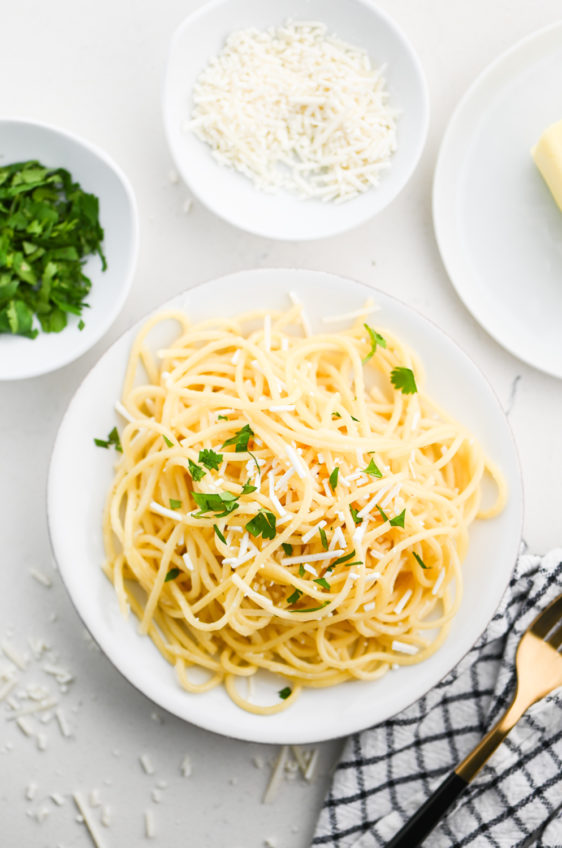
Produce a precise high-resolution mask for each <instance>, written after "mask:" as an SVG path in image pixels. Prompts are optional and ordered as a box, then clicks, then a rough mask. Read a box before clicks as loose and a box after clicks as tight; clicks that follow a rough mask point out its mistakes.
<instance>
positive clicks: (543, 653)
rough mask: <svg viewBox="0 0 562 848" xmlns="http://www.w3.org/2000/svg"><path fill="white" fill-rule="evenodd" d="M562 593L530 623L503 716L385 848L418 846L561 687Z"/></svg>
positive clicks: (518, 653)
mask: <svg viewBox="0 0 562 848" xmlns="http://www.w3.org/2000/svg"><path fill="white" fill-rule="evenodd" d="M561 647H562V595H559V596H558V597H557V598H555V599H554V600H553V601H552V603H551V604H549V605H548V606H547V607H546V609H544V610H543V611H542V612H541V613H539V615H537V617H536V618H535V620H534V621H533V623H532V624H531V625H530V626H529V627H528V628H527V630H526V631H525V633H524V634H523V636H522V637H521V641H520V642H519V645H518V646H517V654H516V656H515V668H516V671H517V688H516V690H515V696H514V698H513V700H512V702H511V704H510V706H509V707H508V709H507V711H506V712H505V713H504V715H503V716H502V717H501V718H500V719H499V721H498V722H496V724H495V725H494V726H493V727H492V729H491V730H490V732H489V733H487V734H486V736H485V737H484V738H483V739H482V741H481V742H480V743H479V744H478V745H477V746H476V748H474V750H473V751H471V753H470V754H469V755H468V756H467V757H465V758H464V760H463V761H462V763H460V764H459V765H458V766H457V767H456V769H455V770H454V771H453V772H451V774H450V775H449V776H448V777H447V778H446V779H445V780H444V781H443V783H442V784H441V785H440V786H439V787H438V788H437V789H436V790H435V792H434V793H433V795H431V796H430V797H429V798H428V799H427V801H426V802H425V804H424V805H423V807H421V808H420V809H419V810H418V811H417V813H415V815H413V816H412V818H411V819H410V820H409V821H408V822H407V823H406V824H405V825H404V827H403V828H402V829H401V830H400V831H399V832H398V833H397V834H396V836H395V837H394V838H393V839H391V840H390V842H388V843H387V846H386V848H416V846H418V845H421V844H422V842H423V841H424V839H425V838H426V836H427V835H428V834H429V833H430V832H431V831H432V830H433V828H434V827H435V826H436V824H437V822H438V821H439V820H440V819H441V818H442V816H443V815H444V814H445V812H446V811H447V810H448V809H449V807H450V806H451V804H452V803H453V801H455V799H456V798H458V796H459V795H460V794H461V792H463V791H464V790H465V789H466V787H467V786H468V784H469V783H470V781H471V780H472V779H473V778H474V776H475V775H476V774H478V772H479V771H480V769H481V768H482V766H483V765H484V764H485V763H486V762H487V761H488V759H489V758H490V757H491V756H492V754H493V753H494V751H495V750H496V748H497V747H498V746H499V745H500V744H501V743H502V742H503V740H504V739H505V737H506V736H507V734H508V733H509V731H510V730H512V729H513V728H514V727H515V725H516V724H517V722H518V721H519V719H520V718H521V716H522V715H523V713H525V712H526V711H527V710H528V709H529V707H530V706H532V704H535V703H536V702H537V701H540V699H541V698H544V697H545V695H548V694H549V693H550V692H552V691H553V690H554V689H557V688H558V686H562V655H561V654H560V653H558V652H559V651H560V649H561Z"/></svg>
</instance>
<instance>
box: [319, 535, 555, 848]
mask: <svg viewBox="0 0 562 848" xmlns="http://www.w3.org/2000/svg"><path fill="white" fill-rule="evenodd" d="M561 591H562V549H559V550H555V551H552V552H551V553H549V554H547V555H546V556H544V557H542V558H541V557H538V556H529V555H522V556H521V557H520V558H519V560H518V562H517V565H516V568H515V570H514V573H513V577H512V579H511V582H510V584H509V587H508V589H507V591H506V593H505V595H504V597H503V599H502V602H501V604H500V606H499V608H498V610H497V612H496V614H495V615H494V617H493V619H492V621H491V622H490V624H489V626H488V628H487V630H486V631H485V632H484V634H483V635H482V636H481V638H480V639H479V640H478V642H477V643H476V645H475V646H474V648H473V649H472V650H471V651H470V652H469V653H468V654H467V656H466V657H464V659H463V660H462V661H461V662H460V663H459V665H458V666H457V667H456V668H455V669H453V671H452V672H451V673H450V674H449V675H448V676H447V677H446V678H445V679H444V680H442V681H441V683H439V684H438V685H437V686H436V687H435V688H434V689H432V690H431V691H430V692H429V693H428V694H427V695H426V696H425V697H423V698H421V700H419V701H418V702H417V703H415V704H413V705H412V706H411V707H408V709H406V710H404V711H403V712H401V713H399V715H397V716H396V717H395V718H393V719H391V720H389V721H387V722H384V724H380V725H377V726H376V727H373V728H371V729H370V730H366V731H364V732H363V733H360V734H357V735H355V736H352V737H350V739H349V740H348V741H347V743H346V746H345V749H344V753H343V757H342V760H341V762H340V763H339V765H338V767H337V770H336V774H335V776H334V781H333V784H332V787H331V789H330V792H329V794H328V797H327V798H326V801H325V803H324V807H323V809H322V812H321V815H320V819H319V822H318V825H317V830H316V835H315V837H314V840H313V843H312V844H313V845H314V846H320V845H322V846H327V847H328V848H352V846H353V848H383V846H384V845H385V843H386V842H387V841H388V840H389V839H390V838H391V837H392V836H394V834H395V833H396V832H397V831H398V830H399V829H400V827H401V826H402V825H403V824H404V823H405V822H406V821H407V819H408V818H409V817H410V816H411V815H412V814H413V813H414V812H415V811H416V810H417V809H418V808H419V807H420V806H421V805H422V803H423V802H424V801H425V799H426V798H428V797H429V795H430V794H431V793H432V791H433V790H434V789H435V788H436V787H437V786H438V785H439V783H441V781H442V779H443V778H444V777H445V776H446V775H447V774H448V773H449V772H450V771H451V770H452V769H453V768H454V767H455V766H456V765H457V764H458V763H459V762H460V761H461V760H462V759H463V757H464V756H465V755H466V754H468V753H469V752H470V751H471V750H472V748H473V747H474V746H475V745H476V744H477V743H478V741H479V740H480V739H481V738H482V736H483V735H484V734H485V733H486V732H487V730H489V728H490V727H491V725H492V724H493V723H494V722H495V721H496V720H497V719H498V718H499V717H500V715H501V714H502V712H504V710H505V708H506V707H507V706H508V704H509V702H510V700H511V697H512V695H513V692H514V689H515V664H514V659H515V651H516V648H517V644H518V642H519V639H520V638H521V635H522V633H523V631H524V630H525V629H526V628H527V626H528V625H529V624H530V622H531V621H532V620H533V618H534V617H535V615H536V614H537V613H538V612H539V611H540V610H541V609H542V608H543V607H545V606H546V605H547V604H548V603H549V601H551V600H552V599H553V598H554V597H556V596H557V595H558V594H560V592H561ZM425 844H426V845H427V846H429V848H462V846H470V848H488V846H489V847H490V848H492V847H493V848H527V846H538V848H562V689H558V690H557V691H556V692H554V693H552V694H551V695H549V696H548V697H547V698H545V699H543V700H542V701H540V702H539V703H538V704H535V705H534V706H533V707H532V708H531V709H530V710H529V711H528V712H527V713H526V714H525V715H524V716H523V718H522V719H521V720H520V721H519V723H518V724H517V726H516V727H515V728H514V730H512V732H511V733H510V735H509V736H508V738H507V740H506V741H505V742H504V743H503V745H501V747H500V748H499V749H498V750H497V751H496V753H495V754H494V755H493V757H492V758H491V760H490V762H489V764H487V765H486V766H485V767H484V768H483V769H482V771H481V772H480V773H479V774H478V775H477V777H476V778H475V779H474V780H473V782H472V784H471V785H470V787H469V788H468V790H467V791H466V792H465V793H464V795H463V796H461V798H460V799H459V802H458V803H457V805H456V806H455V807H453V808H452V809H451V811H450V812H449V814H448V815H447V816H446V817H445V818H444V819H443V820H442V821H441V822H440V824H439V825H438V826H437V827H436V829H435V830H434V831H433V833H432V834H431V835H430V836H429V837H428V838H427V840H426V843H425Z"/></svg>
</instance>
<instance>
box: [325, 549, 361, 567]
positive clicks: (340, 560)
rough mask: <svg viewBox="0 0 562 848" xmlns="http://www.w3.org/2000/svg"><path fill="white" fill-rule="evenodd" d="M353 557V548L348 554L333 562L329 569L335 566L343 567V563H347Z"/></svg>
mask: <svg viewBox="0 0 562 848" xmlns="http://www.w3.org/2000/svg"><path fill="white" fill-rule="evenodd" d="M354 556H355V548H354V549H353V550H352V551H351V553H350V554H345V555H344V556H341V557H339V558H338V559H336V560H334V562H333V563H332V565H331V566H330V568H333V567H334V566H335V565H343V563H344V562H348V561H349V560H350V559H353V557H354Z"/></svg>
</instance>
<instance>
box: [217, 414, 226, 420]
mask: <svg viewBox="0 0 562 848" xmlns="http://www.w3.org/2000/svg"><path fill="white" fill-rule="evenodd" d="M217 421H228V415H218V416H217Z"/></svg>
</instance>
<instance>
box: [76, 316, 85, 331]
mask: <svg viewBox="0 0 562 848" xmlns="http://www.w3.org/2000/svg"><path fill="white" fill-rule="evenodd" d="M85 326H86V325H85V324H84V322H83V321H82V319H81V318H80V320H79V321H78V329H79V330H80V332H82V330H83V329H84V327H85Z"/></svg>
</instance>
